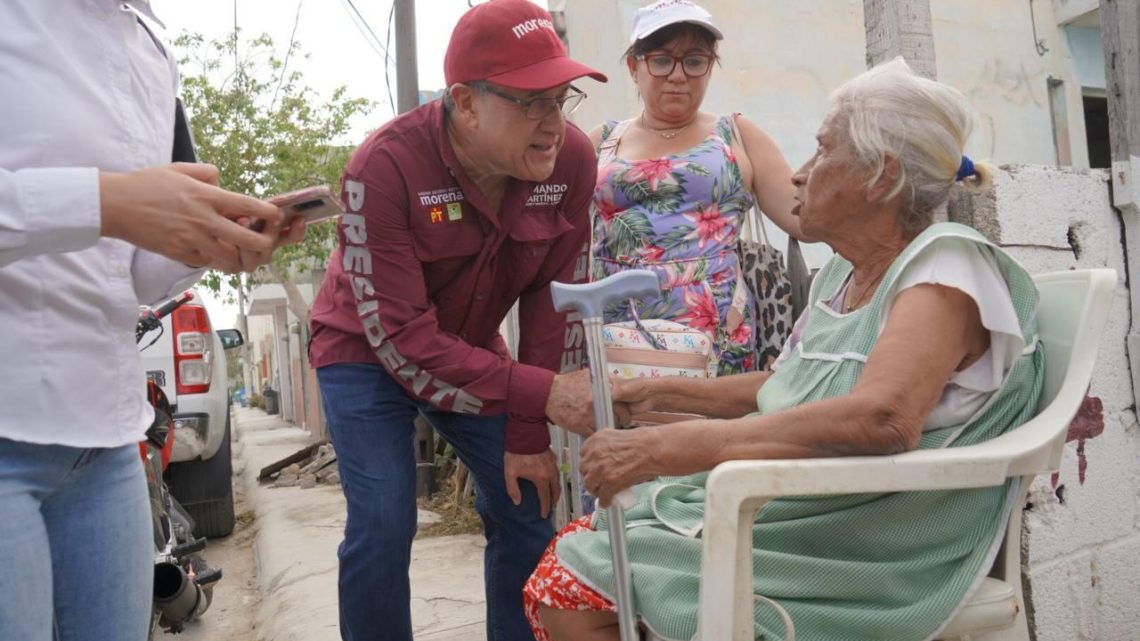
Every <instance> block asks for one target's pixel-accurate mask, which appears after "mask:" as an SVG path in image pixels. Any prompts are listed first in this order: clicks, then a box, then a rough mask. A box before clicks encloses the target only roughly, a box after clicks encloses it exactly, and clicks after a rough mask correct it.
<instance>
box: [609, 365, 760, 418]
mask: <svg viewBox="0 0 1140 641" xmlns="http://www.w3.org/2000/svg"><path fill="white" fill-rule="evenodd" d="M769 375H770V373H769V372H747V373H744V374H736V375H733V376H723V377H719V378H684V377H680V376H670V377H667V378H635V379H632V380H616V381H614V390H613V400H614V401H618V402H622V403H627V404H629V406H630V409H631V410H632V412H633V413H634V414H640V413H643V412H680V413H687V414H701V415H702V416H708V417H711V418H739V417H741V416H744V415H745V414H748V413H750V412H755V411H756V393H757V392H759V391H760V387H761V386H762V385H764V381H766V380H768V376H769Z"/></svg>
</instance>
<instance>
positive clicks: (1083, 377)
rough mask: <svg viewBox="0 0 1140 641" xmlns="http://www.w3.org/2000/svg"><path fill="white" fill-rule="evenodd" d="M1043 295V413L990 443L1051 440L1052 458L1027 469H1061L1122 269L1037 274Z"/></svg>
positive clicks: (1040, 325)
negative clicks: (1069, 436)
mask: <svg viewBox="0 0 1140 641" xmlns="http://www.w3.org/2000/svg"><path fill="white" fill-rule="evenodd" d="M1033 280H1034V282H1035V283H1036V285H1037V288H1038V291H1039V292H1040V294H1041V301H1040V305H1039V307H1038V314H1037V321H1038V328H1037V329H1038V335H1039V336H1040V339H1041V344H1042V346H1043V347H1044V349H1045V376H1044V379H1045V380H1044V384H1043V386H1042V389H1041V397H1040V398H1039V399H1038V401H1037V415H1036V416H1035V417H1034V418H1033V419H1032V420H1031V421H1029V422H1028V423H1026V424H1025V425H1023V426H1021V427H1019V428H1018V429H1015V430H1011V431H1010V432H1009V433H1007V434H1005V435H1003V436H1000V437H998V438H997V439H994V440H993V441H990V442H989V443H988V444H987V447H999V448H1000V447H1002V446H1004V445H1006V444H1007V443H1011V442H1014V441H1016V442H1019V443H1023V444H1024V443H1034V444H1036V445H1037V446H1038V447H1044V446H1047V452H1048V455H1047V458H1048V460H1049V464H1047V465H1046V464H1045V461H1038V462H1036V463H1034V464H1032V465H1030V467H1031V468H1032V469H1029V470H1025V471H1028V472H1031V473H1032V472H1036V473H1040V472H1043V471H1045V469H1044V467H1046V466H1051V467H1053V468H1054V469H1055V467H1056V464H1057V463H1058V462H1059V460H1060V455H1061V451H1062V449H1063V448H1064V443H1065V434H1066V433H1067V431H1068V429H1067V428H1068V424H1069V421H1070V420H1072V417H1073V415H1074V413H1075V412H1076V411H1077V409H1078V408H1079V407H1080V403H1081V401H1082V400H1083V399H1084V396H1085V393H1086V392H1087V391H1088V385H1089V379H1090V378H1091V377H1092V370H1093V365H1094V364H1095V361H1096V353H1097V348H1098V346H1099V344H1100V337H1101V334H1102V333H1103V331H1104V326H1105V322H1106V321H1107V319H1108V313H1109V311H1110V309H1111V307H1112V296H1113V291H1114V290H1115V288H1116V272H1115V271H1114V270H1111V269H1082V270H1070V271H1063V272H1052V273H1048V274H1041V275H1038V276H1035V277H1034V279H1033Z"/></svg>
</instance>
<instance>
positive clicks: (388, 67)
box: [384, 0, 396, 114]
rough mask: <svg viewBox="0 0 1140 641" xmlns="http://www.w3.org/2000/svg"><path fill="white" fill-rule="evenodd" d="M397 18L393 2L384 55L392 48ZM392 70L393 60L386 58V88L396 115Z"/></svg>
mask: <svg viewBox="0 0 1140 641" xmlns="http://www.w3.org/2000/svg"><path fill="white" fill-rule="evenodd" d="M395 16H396V0H392V7H391V8H390V9H388V33H387V34H386V35H385V38H386V39H385V41H384V53H385V54H387V53H388V49H389V48H390V47H389V46H388V45H391V44H392V24H393V21H394V18H395ZM391 69H392V63H391V58H389V57H385V59H384V86H386V87H387V88H388V104H390V105H392V113H393V114H395V113H396V101H395V100H392V78H391V77H390V76H389V74H388V72H389V71H391Z"/></svg>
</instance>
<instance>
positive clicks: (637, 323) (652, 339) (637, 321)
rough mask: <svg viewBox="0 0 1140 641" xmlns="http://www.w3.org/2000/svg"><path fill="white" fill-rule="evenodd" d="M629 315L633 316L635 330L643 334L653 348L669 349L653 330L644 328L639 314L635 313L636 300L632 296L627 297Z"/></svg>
mask: <svg viewBox="0 0 1140 641" xmlns="http://www.w3.org/2000/svg"><path fill="white" fill-rule="evenodd" d="M629 315H630V316H632V317H633V325H634V327H636V328H637V331H639V332H641V335H642V336H644V337H645V340H646V341H648V342H649V344H650V345H652V346H653V349H657V350H667V349H669V346H668V345H666V344H665V343H664V342H663V341H662V340H661V339H659V338H657V336H655V335H654V334H653V332H651V331H649V330H648V329H646V328H645V325H644V324H643V323H642V322H641V316H640V315H639V314H638V313H637V301H635V300H634V299H632V298H631V299H629Z"/></svg>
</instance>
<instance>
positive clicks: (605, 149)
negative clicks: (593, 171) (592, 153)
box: [597, 120, 633, 167]
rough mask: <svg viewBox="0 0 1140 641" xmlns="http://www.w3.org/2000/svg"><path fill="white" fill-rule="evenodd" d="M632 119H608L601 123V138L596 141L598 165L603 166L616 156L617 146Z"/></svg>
mask: <svg viewBox="0 0 1140 641" xmlns="http://www.w3.org/2000/svg"><path fill="white" fill-rule="evenodd" d="M631 123H633V120H622V121H621V122H618V121H615V120H610V121H607V122H606V123H605V124H604V125H602V139H601V140H600V141H599V142H598V150H597V151H598V166H599V167H604V166H605V165H608V164H610V163H611V162H613V161H614V158H616V157H617V147H618V144H619V143H621V137H622V136H624V135H625V132H626V130H627V129H629V126H630V124H631Z"/></svg>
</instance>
